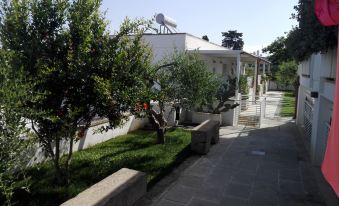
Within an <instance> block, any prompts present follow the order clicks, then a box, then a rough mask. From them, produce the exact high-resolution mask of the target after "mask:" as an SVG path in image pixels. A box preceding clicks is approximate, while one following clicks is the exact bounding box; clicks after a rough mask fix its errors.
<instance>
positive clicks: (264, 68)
mask: <svg viewBox="0 0 339 206" xmlns="http://www.w3.org/2000/svg"><path fill="white" fill-rule="evenodd" d="M265 70H266V62H264V67H263V72H262V75H263V76H264V74H265Z"/></svg>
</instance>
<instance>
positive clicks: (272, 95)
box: [264, 91, 284, 119]
mask: <svg viewBox="0 0 339 206" xmlns="http://www.w3.org/2000/svg"><path fill="white" fill-rule="evenodd" d="M283 96H284V92H280V91H269V92H267V93H266V94H265V95H264V97H265V98H266V107H265V118H270V119H272V118H277V117H279V115H280V107H281V102H282V101H283Z"/></svg>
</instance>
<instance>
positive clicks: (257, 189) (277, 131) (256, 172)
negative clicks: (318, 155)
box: [147, 120, 325, 206]
mask: <svg viewBox="0 0 339 206" xmlns="http://www.w3.org/2000/svg"><path fill="white" fill-rule="evenodd" d="M159 193H160V195H158V196H157V197H156V198H153V200H152V201H150V200H148V204H147V205H153V206H182V205H188V206H266V205H268V206H295V205H297V206H299V205H300V206H318V205H325V204H324V202H323V200H322V198H321V197H320V196H319V192H318V188H317V185H316V182H315V179H314V177H313V175H312V172H311V165H310V163H309V159H308V156H307V152H306V150H305V149H304V147H303V144H302V142H301V139H300V138H298V133H297V131H296V128H295V125H294V123H293V122H290V121H283V120H276V121H274V120H272V121H271V123H270V124H267V125H266V127H265V128H262V129H252V130H251V129H246V128H244V127H223V128H221V129H220V142H219V144H217V145H214V146H213V147H212V148H211V151H210V152H209V153H208V154H207V155H205V156H201V157H199V158H197V159H196V160H194V163H193V164H192V165H191V166H189V167H188V168H186V169H185V170H183V171H181V172H179V173H178V174H177V177H176V178H175V180H173V183H172V184H170V186H168V187H167V188H166V189H165V190H164V191H161V192H159Z"/></svg>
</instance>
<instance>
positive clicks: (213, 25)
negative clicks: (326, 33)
mask: <svg viewBox="0 0 339 206" xmlns="http://www.w3.org/2000/svg"><path fill="white" fill-rule="evenodd" d="M297 2H298V0H209V1H208V0H204V1H202V0H167V1H165V0H162V1H161V0H157V1H156V0H143V1H140V0H124V1H121V0H120V1H114V0H103V4H102V6H101V9H102V11H106V18H107V19H108V20H109V21H110V31H111V32H112V33H113V32H114V31H116V30H118V28H119V25H120V24H121V22H122V21H123V20H124V18H125V17H129V18H131V19H134V18H140V17H143V18H145V19H151V18H152V17H153V16H154V15H155V14H156V13H163V14H165V15H167V16H169V17H171V18H172V19H174V20H175V21H176V22H177V25H178V30H179V31H180V32H186V33H190V34H193V35H195V36H198V37H202V36H203V35H207V36H208V38H209V39H210V41H211V42H214V43H217V44H221V41H222V36H221V32H224V31H228V30H237V31H238V32H242V33H243V40H244V50H245V51H248V52H254V51H256V50H261V49H262V48H263V47H265V46H267V45H269V44H270V43H271V42H272V41H274V39H276V38H277V37H279V36H283V35H284V33H285V32H288V31H289V30H290V29H291V28H292V26H293V25H296V24H297V22H296V21H295V20H293V19H290V17H291V14H292V13H293V12H294V9H293V7H294V6H295V5H296V4H297Z"/></svg>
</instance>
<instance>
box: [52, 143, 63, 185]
mask: <svg viewBox="0 0 339 206" xmlns="http://www.w3.org/2000/svg"><path fill="white" fill-rule="evenodd" d="M53 162H54V170H55V178H56V181H57V184H58V185H62V184H63V183H64V180H63V176H62V172H61V167H60V139H59V138H58V137H56V138H55V155H54V159H53Z"/></svg>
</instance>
